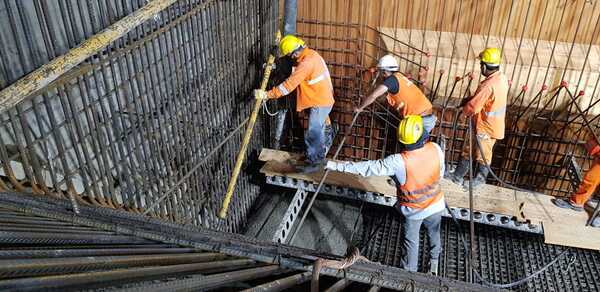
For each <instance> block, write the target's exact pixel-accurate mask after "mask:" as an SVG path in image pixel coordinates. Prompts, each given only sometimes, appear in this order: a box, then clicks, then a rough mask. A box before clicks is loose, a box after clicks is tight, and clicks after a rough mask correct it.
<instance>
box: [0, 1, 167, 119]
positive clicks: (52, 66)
mask: <svg viewBox="0 0 600 292" xmlns="http://www.w3.org/2000/svg"><path fill="white" fill-rule="evenodd" d="M176 1H177V0H154V1H151V2H149V3H148V4H146V5H145V6H144V7H142V8H140V9H138V10H136V11H135V12H133V13H131V14H129V15H127V16H125V17H123V18H122V19H121V20H119V21H117V22H115V23H114V24H112V25H110V26H109V27H107V28H105V29H104V30H102V31H101V32H99V33H97V34H95V35H93V36H92V37H90V38H89V39H87V40H85V41H84V42H83V43H81V44H80V45H79V46H77V47H75V48H73V49H71V50H70V51H68V52H67V53H66V54H64V55H62V56H59V57H56V58H54V59H53V60H52V61H50V62H49V63H47V64H45V65H43V66H41V67H39V68H38V69H37V70H35V71H33V72H31V73H29V74H28V75H27V76H25V77H23V78H21V79H19V80H18V81H17V82H15V83H13V84H12V85H10V86H8V87H7V88H5V89H4V90H2V91H0V113H3V112H4V111H6V110H7V109H9V108H11V107H13V106H15V105H17V104H18V103H20V102H21V101H23V100H24V99H26V98H28V97H29V96H30V95H32V94H33V93H35V92H37V91H38V90H40V89H43V88H44V87H46V86H47V85H48V84H50V83H51V82H52V81H54V80H56V79H57V78H59V77H60V76H62V75H63V74H65V73H66V72H67V71H69V70H70V69H72V68H74V67H75V66H77V65H79V64H80V63H81V62H83V61H85V60H86V59H87V58H89V57H90V56H92V55H93V54H95V53H97V52H99V51H100V50H102V49H103V48H104V47H106V46H108V45H109V44H110V43H112V42H114V41H115V40H117V39H119V38H120V37H122V36H123V35H125V34H126V33H127V32H129V31H130V30H132V29H134V28H136V27H137V26H138V25H140V24H142V23H144V22H145V21H147V20H148V19H151V18H152V17H154V15H156V14H157V13H159V12H161V11H163V10H164V9H165V8H167V7H169V6H170V5H171V4H173V3H175V2H176Z"/></svg>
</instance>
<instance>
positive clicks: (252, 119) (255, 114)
mask: <svg viewBox="0 0 600 292" xmlns="http://www.w3.org/2000/svg"><path fill="white" fill-rule="evenodd" d="M280 39H281V33H280V32H279V31H277V34H276V35H275V42H276V43H279V40H280ZM273 63H275V56H273V54H269V59H268V60H267V65H266V66H265V72H264V75H263V79H262V82H261V83H260V89H262V90H266V89H267V82H269V76H271V67H273ZM262 103H263V100H258V99H257V100H256V101H255V102H254V108H253V109H252V115H251V116H250V120H249V121H248V128H246V133H244V140H243V141H242V147H241V148H240V152H238V155H237V158H236V160H235V167H234V168H233V173H232V174H231V180H230V181H229V185H228V186H227V193H225V199H223V207H221V211H219V218H221V219H225V217H227V210H228V209H229V204H230V203H231V198H232V197H233V191H234V190H235V185H236V183H237V179H238V176H239V175H240V170H241V169H242V163H243V162H244V158H245V157H246V150H247V148H248V144H249V143H250V138H251V137H252V131H253V130H254V124H256V118H257V117H258V111H259V110H260V106H261V105H262Z"/></svg>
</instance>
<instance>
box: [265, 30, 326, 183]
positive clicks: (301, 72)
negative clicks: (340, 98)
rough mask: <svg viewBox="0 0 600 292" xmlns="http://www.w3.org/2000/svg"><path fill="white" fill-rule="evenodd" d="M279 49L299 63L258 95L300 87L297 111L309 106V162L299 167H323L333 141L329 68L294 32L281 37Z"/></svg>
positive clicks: (275, 95)
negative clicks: (277, 83)
mask: <svg viewBox="0 0 600 292" xmlns="http://www.w3.org/2000/svg"><path fill="white" fill-rule="evenodd" d="M279 50H280V52H281V55H283V56H290V57H291V58H292V59H293V60H294V61H295V62H296V64H297V66H296V67H294V70H293V72H292V74H291V75H290V77H288V78H287V79H286V80H285V81H284V82H282V83H281V84H279V85H277V86H275V87H273V88H272V89H271V90H269V91H268V92H265V91H262V90H257V91H256V92H255V95H256V97H257V98H262V99H267V98H268V99H276V98H280V97H282V96H285V95H288V94H290V93H291V92H292V91H294V89H296V88H297V102H296V111H298V112H300V111H303V110H305V109H310V115H309V118H308V129H307V131H306V134H305V135H304V143H305V144H306V154H305V156H306V157H305V158H306V160H305V162H306V165H305V166H304V167H300V169H299V170H300V171H302V172H305V173H308V172H315V171H317V170H319V169H320V168H321V166H322V163H323V161H324V159H325V155H326V154H327V150H328V148H329V147H330V146H331V144H332V142H333V130H332V129H331V121H330V119H329V113H330V112H331V108H332V107H333V103H334V99H333V85H332V83H331V77H330V75H329V69H327V64H325V60H323V58H322V57H321V56H320V55H319V53H317V52H316V51H314V50H311V49H309V48H308V47H306V45H305V43H304V41H303V40H301V39H299V38H297V37H295V36H293V35H286V36H285V37H284V38H283V39H281V42H280V43H279Z"/></svg>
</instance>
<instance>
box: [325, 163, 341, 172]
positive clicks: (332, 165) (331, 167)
mask: <svg viewBox="0 0 600 292" xmlns="http://www.w3.org/2000/svg"><path fill="white" fill-rule="evenodd" d="M325 169H329V170H333V171H338V163H337V162H335V161H327V163H326V164H325Z"/></svg>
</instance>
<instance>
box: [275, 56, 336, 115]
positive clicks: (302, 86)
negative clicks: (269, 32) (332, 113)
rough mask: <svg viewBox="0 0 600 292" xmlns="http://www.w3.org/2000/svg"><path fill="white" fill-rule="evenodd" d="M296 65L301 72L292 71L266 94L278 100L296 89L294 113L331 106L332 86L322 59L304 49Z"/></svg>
mask: <svg viewBox="0 0 600 292" xmlns="http://www.w3.org/2000/svg"><path fill="white" fill-rule="evenodd" d="M298 63H299V64H300V65H298V67H300V66H302V68H303V70H294V71H293V72H292V75H290V77H288V79H286V80H285V81H284V82H283V83H281V84H279V85H278V86H276V87H274V88H273V89H272V90H271V91H270V92H268V93H267V94H268V95H271V96H272V97H274V98H279V97H281V96H284V95H288V94H290V93H291V92H292V91H294V89H297V90H296V94H297V102H296V111H299V112H300V111H303V110H305V109H307V108H311V107H318V106H333V103H334V102H335V101H334V99H333V84H332V83H331V76H330V74H329V69H328V68H327V64H325V60H323V57H321V55H319V53H317V52H316V51H314V50H311V49H309V48H305V49H304V50H303V51H302V54H301V55H300V56H299V57H298ZM299 71H302V72H301V73H298V72H299Z"/></svg>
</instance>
